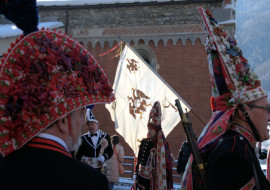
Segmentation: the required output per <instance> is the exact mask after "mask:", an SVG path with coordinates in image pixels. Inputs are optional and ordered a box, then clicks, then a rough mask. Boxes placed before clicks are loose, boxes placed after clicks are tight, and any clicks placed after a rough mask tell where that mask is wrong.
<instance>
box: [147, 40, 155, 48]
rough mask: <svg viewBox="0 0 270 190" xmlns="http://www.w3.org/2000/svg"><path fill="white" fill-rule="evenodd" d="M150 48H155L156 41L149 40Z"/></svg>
mask: <svg viewBox="0 0 270 190" xmlns="http://www.w3.org/2000/svg"><path fill="white" fill-rule="evenodd" d="M148 46H150V47H152V48H153V47H155V41H154V40H149V42H148Z"/></svg>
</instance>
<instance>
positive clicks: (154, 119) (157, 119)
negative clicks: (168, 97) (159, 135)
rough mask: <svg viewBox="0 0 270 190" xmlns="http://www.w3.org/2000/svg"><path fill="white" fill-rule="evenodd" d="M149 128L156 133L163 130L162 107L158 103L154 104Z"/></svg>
mask: <svg viewBox="0 0 270 190" xmlns="http://www.w3.org/2000/svg"><path fill="white" fill-rule="evenodd" d="M147 127H148V128H151V129H154V130H156V131H157V130H161V107H160V103H159V102H158V101H157V102H155V103H154V105H153V107H152V109H151V111H150V114H149V119H148V125H147Z"/></svg>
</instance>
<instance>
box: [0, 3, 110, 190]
mask: <svg viewBox="0 0 270 190" xmlns="http://www.w3.org/2000/svg"><path fill="white" fill-rule="evenodd" d="M6 2H7V1H6ZM16 2H19V1H16ZM21 8H23V9H24V8H25V9H27V8H26V7H21ZM33 28H34V30H33V31H32V33H29V34H27V35H25V36H21V37H20V38H19V39H17V40H16V42H15V44H12V45H11V48H10V49H9V50H8V53H7V54H4V58H3V59H1V64H0V86H1V88H0V154H2V156H4V158H3V160H2V161H1V163H0V180H1V185H0V189H22V188H25V189H28V190H34V189H39V190H48V189H66V190H68V189H70V190H74V189H108V187H109V186H108V180H107V179H106V176H105V175H103V174H101V173H100V172H99V171H97V170H95V169H94V168H92V167H90V166H88V165H87V164H84V163H82V162H80V161H78V160H76V159H74V158H72V156H71V154H70V151H73V150H76V149H77V148H78V147H79V145H80V140H81V138H80V133H81V129H82V126H83V125H84V123H83V122H82V121H83V120H84V117H85V108H84V107H86V106H88V105H91V104H95V103H110V102H112V101H113V100H114V99H115V97H114V94H113V92H112V88H111V86H110V83H109V80H108V77H107V75H106V74H105V73H104V71H103V69H102V68H101V66H100V65H99V64H98V63H97V61H96V60H95V59H94V57H93V56H92V55H91V53H89V52H88V51H87V49H85V48H84V47H83V46H81V45H80V44H79V43H78V42H76V41H75V40H73V39H72V38H71V37H69V36H67V35H65V34H61V33H59V32H56V31H50V30H45V29H41V30H39V31H35V29H36V27H33Z"/></svg>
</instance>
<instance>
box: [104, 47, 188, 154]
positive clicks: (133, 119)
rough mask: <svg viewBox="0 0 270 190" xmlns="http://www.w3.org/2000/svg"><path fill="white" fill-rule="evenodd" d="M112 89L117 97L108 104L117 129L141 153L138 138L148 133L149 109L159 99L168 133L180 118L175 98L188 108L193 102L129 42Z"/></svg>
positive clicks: (121, 58) (164, 129) (165, 129)
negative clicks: (186, 100)
mask: <svg viewBox="0 0 270 190" xmlns="http://www.w3.org/2000/svg"><path fill="white" fill-rule="evenodd" d="M113 89H114V92H115V97H116V100H115V101H114V102H112V103H111V104H106V108H107V109H108V110H109V112H110V114H111V118H112V120H113V121H114V122H115V128H116V131H117V132H118V133H119V134H120V135H122V136H123V137H124V139H125V141H126V142H127V143H128V144H129V146H130V147H131V148H132V149H133V151H134V154H135V155H137V153H138V150H139V149H138V145H139V142H138V140H141V139H142V138H145V137H146V135H147V123H148V117H149V113H150V110H151V108H152V105H153V104H154V102H155V101H159V102H160V104H161V111H162V121H161V125H162V129H163V132H164V135H165V137H166V136H167V135H168V134H169V133H170V132H171V131H172V130H173V128H174V127H175V126H176V125H177V124H178V122H179V121H180V117H179V113H178V110H177V108H176V106H175V105H174V104H175V99H179V100H180V102H181V106H182V108H183V110H184V112H185V110H186V109H187V111H189V110H190V106H189V105H188V104H187V103H186V102H185V101H184V100H183V99H182V98H181V97H180V96H179V95H178V94H177V93H176V92H175V91H174V90H173V89H172V88H171V87H170V86H169V85H168V84H167V83H166V82H165V81H164V80H163V79H162V78H161V77H160V76H159V75H158V74H157V72H156V71H154V70H153V69H152V68H151V67H150V66H149V65H148V64H147V63H146V62H145V61H144V60H143V59H142V58H141V57H140V56H139V55H138V54H137V53H136V52H135V51H134V50H133V49H132V48H131V47H130V46H129V45H128V44H127V45H126V46H125V48H124V50H123V52H122V54H121V57H120V60H119V63H118V67H117V70H116V74H115V79H114V84H113Z"/></svg>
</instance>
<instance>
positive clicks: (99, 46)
mask: <svg viewBox="0 0 270 190" xmlns="http://www.w3.org/2000/svg"><path fill="white" fill-rule="evenodd" d="M97 48H99V49H100V48H101V44H100V42H99V41H98V42H96V43H95V49H97Z"/></svg>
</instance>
